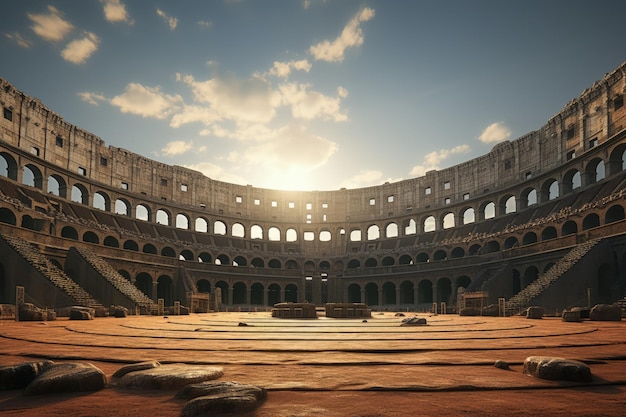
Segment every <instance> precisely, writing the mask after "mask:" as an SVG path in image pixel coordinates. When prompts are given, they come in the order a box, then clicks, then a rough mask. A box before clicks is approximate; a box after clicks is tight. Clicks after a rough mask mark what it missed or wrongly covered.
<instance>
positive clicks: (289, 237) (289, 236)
mask: <svg viewBox="0 0 626 417" xmlns="http://www.w3.org/2000/svg"><path fill="white" fill-rule="evenodd" d="M285 240H286V241H287V242H297V241H298V231H297V230H296V229H294V228H289V229H287V231H286V232H285Z"/></svg>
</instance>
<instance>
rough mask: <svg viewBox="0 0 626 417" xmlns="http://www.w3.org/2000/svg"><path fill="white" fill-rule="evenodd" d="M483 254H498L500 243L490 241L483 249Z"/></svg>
mask: <svg viewBox="0 0 626 417" xmlns="http://www.w3.org/2000/svg"><path fill="white" fill-rule="evenodd" d="M483 252H484V253H495V252H500V243H499V242H498V241H496V240H490V241H489V242H487V243H486V244H485V246H484V247H483Z"/></svg>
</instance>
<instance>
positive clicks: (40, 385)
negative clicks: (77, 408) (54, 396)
mask: <svg viewBox="0 0 626 417" xmlns="http://www.w3.org/2000/svg"><path fill="white" fill-rule="evenodd" d="M106 383H107V380H106V376H105V375H104V372H102V371H101V370H100V369H98V368H96V367H95V366H93V365H92V364H90V363H86V362H77V363H55V364H52V365H50V366H49V367H47V368H46V369H45V370H44V371H43V372H41V373H40V374H39V376H37V377H36V378H35V379H34V380H33V381H32V382H31V383H30V384H29V385H28V386H27V387H26V393H27V394H50V393H59V392H85V391H98V390H101V389H102V388H104V386H105V385H106Z"/></svg>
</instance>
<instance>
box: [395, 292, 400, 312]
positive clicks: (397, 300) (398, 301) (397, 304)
mask: <svg viewBox="0 0 626 417" xmlns="http://www.w3.org/2000/svg"><path fill="white" fill-rule="evenodd" d="M399 309H400V287H399V286H396V310H399Z"/></svg>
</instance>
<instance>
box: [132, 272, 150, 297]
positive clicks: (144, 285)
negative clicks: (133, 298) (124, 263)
mask: <svg viewBox="0 0 626 417" xmlns="http://www.w3.org/2000/svg"><path fill="white" fill-rule="evenodd" d="M135 286H136V287H137V288H138V289H139V291H141V292H142V293H144V294H145V295H147V296H148V298H150V299H152V277H151V276H150V274H148V273H147V272H141V273H139V274H138V275H137V277H136V278H135Z"/></svg>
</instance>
